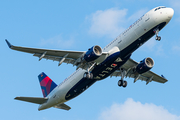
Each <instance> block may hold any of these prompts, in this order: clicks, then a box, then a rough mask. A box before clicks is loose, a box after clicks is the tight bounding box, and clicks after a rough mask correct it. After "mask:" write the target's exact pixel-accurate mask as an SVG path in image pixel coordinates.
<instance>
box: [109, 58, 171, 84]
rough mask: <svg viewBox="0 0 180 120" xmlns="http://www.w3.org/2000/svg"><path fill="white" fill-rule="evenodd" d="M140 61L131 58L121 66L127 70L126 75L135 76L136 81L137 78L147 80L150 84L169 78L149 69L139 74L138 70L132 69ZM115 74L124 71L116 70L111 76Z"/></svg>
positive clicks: (120, 73) (118, 74)
mask: <svg viewBox="0 0 180 120" xmlns="http://www.w3.org/2000/svg"><path fill="white" fill-rule="evenodd" d="M137 65H138V63H137V62H136V61H134V60H132V59H129V60H128V61H127V62H126V63H125V64H124V65H123V66H122V67H121V68H123V69H124V70H125V71H126V75H125V77H130V78H134V82H136V81H137V80H142V81H145V82H146V84H148V83H149V82H151V81H155V82H159V83H165V82H167V81H168V80H167V79H166V78H165V77H164V76H159V75H157V74H156V73H154V72H152V71H147V72H145V73H142V74H138V73H137V72H132V69H134V68H135V67H136V66H137ZM112 76H115V77H118V76H122V71H121V70H120V69H119V70H116V71H115V72H114V73H112V74H111V77H112Z"/></svg>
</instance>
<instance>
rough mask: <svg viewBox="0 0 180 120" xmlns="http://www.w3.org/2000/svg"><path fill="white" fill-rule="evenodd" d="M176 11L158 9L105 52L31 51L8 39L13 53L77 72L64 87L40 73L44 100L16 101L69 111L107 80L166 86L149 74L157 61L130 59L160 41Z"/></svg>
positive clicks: (125, 84) (125, 83)
mask: <svg viewBox="0 0 180 120" xmlns="http://www.w3.org/2000/svg"><path fill="white" fill-rule="evenodd" d="M173 15H174V10H173V9H172V8H168V7H164V6H159V7H156V8H154V9H152V10H150V11H149V12H147V13H146V14H144V15H143V16H142V17H140V18H139V19H138V20H137V21H136V22H134V23H133V24H132V25H130V27H129V28H128V29H126V30H125V31H124V32H123V33H121V34H120V35H119V36H118V37H117V38H115V39H114V40H113V41H112V42H110V43H109V44H108V45H107V46H105V47H104V48H103V49H102V48H101V47H100V46H99V45H95V46H93V47H91V48H89V49H88V50H87V51H66V50H51V49H39V48H28V47H20V46H14V45H12V44H11V43H10V42H9V41H8V40H5V41H6V43H7V45H8V46H9V48H11V49H12V50H17V51H22V52H26V53H31V54H33V56H36V57H39V61H40V60H41V59H47V60H53V61H58V66H60V65H61V64H62V63H68V64H72V65H73V66H76V67H77V69H76V71H75V72H74V73H72V75H70V76H69V77H67V78H66V79H65V80H64V81H63V82H62V83H61V84H59V85H57V84H56V83H54V82H53V81H52V80H51V79H50V78H49V77H48V76H47V75H46V74H45V73H43V72H42V73H41V74H39V76H38V78H39V82H40V85H41V89H42V93H43V96H44V97H16V98H15V99H16V100H21V101H26V102H31V103H36V104H39V105H40V106H39V108H38V110H39V111H40V110H44V109H48V108H51V107H54V108H60V109H64V110H70V109H71V107H69V106H68V105H66V104H65V102H67V101H69V100H71V99H73V98H75V97H77V96H78V95H80V94H81V93H82V92H84V91H85V90H86V89H88V88H89V87H90V86H91V85H93V84H94V83H95V82H97V81H100V80H103V79H105V78H107V77H109V76H110V77H113V76H115V77H121V79H120V80H119V81H118V86H120V87H124V88H125V87H126V86H127V81H125V80H124V78H125V77H130V78H133V79H134V83H135V82H136V81H137V80H142V81H145V82H146V85H147V84H149V83H150V82H152V81H155V82H159V83H165V82H167V81H168V80H167V79H166V78H165V77H164V76H163V75H161V76H160V75H157V74H156V73H154V72H152V71H150V70H151V68H152V67H153V66H154V60H153V59H152V58H150V57H147V58H145V59H143V60H142V61H140V62H139V63H138V62H136V61H134V60H133V59H131V58H130V57H131V55H132V53H133V52H134V51H135V50H136V49H138V48H139V47H140V46H141V45H143V44H144V43H145V42H146V41H148V40H149V39H150V38H151V37H153V36H154V35H155V39H156V40H157V41H160V40H161V37H160V36H159V35H158V34H159V31H160V30H162V29H163V28H164V27H165V26H166V25H167V24H168V23H169V21H170V20H171V19H172V17H173Z"/></svg>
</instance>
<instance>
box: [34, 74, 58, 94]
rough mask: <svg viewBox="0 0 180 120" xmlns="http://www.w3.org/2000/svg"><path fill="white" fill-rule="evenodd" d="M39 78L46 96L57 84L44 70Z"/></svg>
mask: <svg viewBox="0 0 180 120" xmlns="http://www.w3.org/2000/svg"><path fill="white" fill-rule="evenodd" d="M38 78H39V82H40V85H41V90H42V93H43V96H44V97H46V96H47V95H48V94H49V93H50V92H51V91H52V90H53V89H54V88H55V87H56V86H57V85H56V83H54V82H53V81H52V80H51V79H50V78H49V77H48V76H47V75H46V74H45V73H44V72H42V73H41V74H40V75H39V76H38Z"/></svg>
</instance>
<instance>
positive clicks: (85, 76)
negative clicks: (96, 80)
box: [83, 72, 93, 79]
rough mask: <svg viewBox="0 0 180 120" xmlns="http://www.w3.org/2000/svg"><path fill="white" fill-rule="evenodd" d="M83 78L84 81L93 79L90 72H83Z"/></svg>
mask: <svg viewBox="0 0 180 120" xmlns="http://www.w3.org/2000/svg"><path fill="white" fill-rule="evenodd" d="M83 77H84V78H86V79H93V74H92V73H90V72H85V73H84V76H83Z"/></svg>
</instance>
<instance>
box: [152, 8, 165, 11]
mask: <svg viewBox="0 0 180 120" xmlns="http://www.w3.org/2000/svg"><path fill="white" fill-rule="evenodd" d="M162 8H166V7H158V8H156V9H155V10H154V11H157V10H159V9H162Z"/></svg>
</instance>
